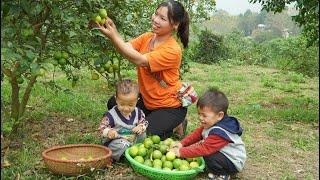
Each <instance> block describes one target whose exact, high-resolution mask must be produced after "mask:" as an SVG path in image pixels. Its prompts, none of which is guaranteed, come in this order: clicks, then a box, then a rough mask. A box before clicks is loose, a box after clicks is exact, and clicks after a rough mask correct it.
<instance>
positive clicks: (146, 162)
mask: <svg viewBox="0 0 320 180" xmlns="http://www.w3.org/2000/svg"><path fill="white" fill-rule="evenodd" d="M143 164H144V165H146V166H149V167H152V166H153V165H152V161H151V160H150V159H146V160H145V161H144V163H143Z"/></svg>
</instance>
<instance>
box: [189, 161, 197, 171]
mask: <svg viewBox="0 0 320 180" xmlns="http://www.w3.org/2000/svg"><path fill="white" fill-rule="evenodd" d="M198 167H199V163H198V162H195V161H192V162H191V163H190V168H191V169H193V168H198Z"/></svg>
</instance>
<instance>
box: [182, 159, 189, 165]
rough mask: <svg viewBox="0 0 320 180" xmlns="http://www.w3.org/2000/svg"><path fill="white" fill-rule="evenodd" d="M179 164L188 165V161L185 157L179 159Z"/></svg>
mask: <svg viewBox="0 0 320 180" xmlns="http://www.w3.org/2000/svg"><path fill="white" fill-rule="evenodd" d="M181 164H185V165H187V166H189V162H188V161H187V160H185V159H183V160H181Z"/></svg>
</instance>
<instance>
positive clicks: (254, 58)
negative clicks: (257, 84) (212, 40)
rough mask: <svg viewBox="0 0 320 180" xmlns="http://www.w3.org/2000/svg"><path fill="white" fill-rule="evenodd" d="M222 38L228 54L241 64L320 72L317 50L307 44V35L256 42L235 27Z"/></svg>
mask: <svg viewBox="0 0 320 180" xmlns="http://www.w3.org/2000/svg"><path fill="white" fill-rule="evenodd" d="M225 39H226V40H225V41H224V42H225V43H226V46H227V47H228V50H229V51H228V53H229V54H230V57H232V59H235V60H238V61H240V62H243V63H244V64H256V65H264V66H268V67H275V68H278V69H282V70H284V71H295V72H297V73H301V74H303V75H307V76H310V77H313V76H316V75H318V73H319V59H318V54H319V50H318V48H317V47H316V46H310V47H308V48H307V47H306V46H307V39H306V38H305V37H304V36H296V37H289V38H286V39H285V38H276V39H272V40H270V41H263V42H262V43H257V42H255V41H254V40H252V39H250V38H246V37H244V35H243V34H242V33H240V32H237V31H234V32H232V33H230V34H228V35H227V36H226V38H225ZM267 84H268V83H267Z"/></svg>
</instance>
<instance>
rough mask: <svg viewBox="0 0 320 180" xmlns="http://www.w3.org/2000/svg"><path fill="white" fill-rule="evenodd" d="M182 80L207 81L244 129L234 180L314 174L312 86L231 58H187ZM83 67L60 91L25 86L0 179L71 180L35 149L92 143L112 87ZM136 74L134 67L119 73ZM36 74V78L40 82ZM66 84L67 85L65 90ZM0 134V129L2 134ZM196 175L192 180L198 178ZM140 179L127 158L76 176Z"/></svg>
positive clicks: (202, 86)
mask: <svg viewBox="0 0 320 180" xmlns="http://www.w3.org/2000/svg"><path fill="white" fill-rule="evenodd" d="M190 65H191V67H192V68H191V69H190V71H191V72H190V73H187V74H185V76H184V80H183V81H188V82H191V83H192V84H193V85H194V87H195V89H196V90H197V92H198V94H200V95H201V94H202V93H203V92H204V91H205V90H206V89H207V88H208V87H209V86H215V87H218V88H219V89H220V90H222V91H223V92H225V93H226V95H227V97H228V98H229V102H230V106H229V111H228V114H229V115H231V116H235V117H237V118H238V119H239V121H240V123H241V126H242V127H243V129H244V133H243V136H242V138H243V140H244V142H245V144H246V149H247V155H248V160H247V162H246V164H245V169H244V171H243V172H241V173H239V174H238V175H237V176H236V179H286V180H288V179H318V178H319V165H318V164H319V148H318V146H319V126H318V122H319V109H318V107H319V101H318V100H319V92H318V90H319V83H318V78H308V77H305V76H303V75H301V74H297V73H294V72H282V71H280V70H277V69H270V68H263V67H259V66H243V65H234V64H231V63H227V62H225V63H221V64H220V65H204V64H197V63H191V64H190ZM89 74H90V73H89V72H87V71H85V70H83V73H81V75H82V77H81V81H80V82H79V83H78V84H77V86H76V87H74V88H72V87H71V83H70V82H68V81H67V80H66V78H65V77H64V76H63V75H60V76H58V78H57V83H58V85H60V86H61V87H64V88H66V90H65V91H58V92H55V91H53V90H51V89H49V88H45V86H43V85H42V84H40V83H38V84H37V85H36V86H35V88H34V90H33V91H32V96H31V98H30V101H29V104H28V107H27V112H26V114H25V117H24V119H25V123H24V126H23V127H22V128H21V129H20V130H19V134H17V135H15V139H14V140H13V141H12V142H11V144H10V146H8V147H9V149H8V148H3V147H6V146H7V145H8V144H6V142H7V141H6V134H4V138H3V139H2V142H1V147H2V156H1V157H2V158H1V159H2V161H4V160H6V161H7V162H8V163H9V164H10V165H9V166H6V167H3V168H2V169H1V178H3V179H14V178H17V177H20V178H21V179H77V177H65V176H59V175H54V174H51V173H50V172H49V171H48V170H47V169H46V168H45V165H44V163H43V161H42V157H41V152H42V151H43V150H44V149H45V148H48V147H51V146H53V145H57V144H73V143H94V144H100V142H101V139H100V136H99V132H98V131H97V128H98V125H99V122H100V118H101V116H102V114H103V113H104V111H105V110H106V100H107V98H109V97H110V96H111V95H112V94H113V92H114V90H113V89H112V88H110V87H108V85H107V83H106V81H104V80H103V79H99V80H97V81H91V80H90V77H89ZM124 76H126V77H133V78H135V77H136V74H135V72H134V71H129V72H127V73H125V74H124ZM48 78H49V77H47V79H40V81H48V80H49V79H48ZM68 89H69V90H68ZM1 97H2V105H3V109H1V114H2V116H3V117H4V118H3V120H2V121H1V123H2V124H3V123H4V122H7V121H9V119H8V118H7V116H8V115H7V114H8V113H7V111H8V109H9V107H10V106H9V100H10V86H9V84H8V82H7V80H6V81H5V82H4V83H3V84H2V85H1ZM187 116H188V117H187V118H188V120H189V123H188V129H187V130H188V132H191V131H192V130H193V129H195V128H196V127H197V126H198V124H199V122H198V118H197V111H196V107H195V105H192V106H190V107H189V108H188V115H187ZM2 133H3V131H2ZM205 176H206V175H205V174H204V173H200V174H199V175H198V176H197V179H204V177H205ZM108 178H111V179H112V178H113V179H116V178H120V179H121V178H129V179H130V178H131V179H141V178H142V177H141V176H139V175H138V174H136V173H134V172H133V171H132V169H131V168H130V167H129V165H128V163H126V162H125V161H124V162H120V163H115V164H114V168H111V169H106V170H101V171H96V172H94V173H92V174H87V175H85V176H81V177H78V179H108Z"/></svg>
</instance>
